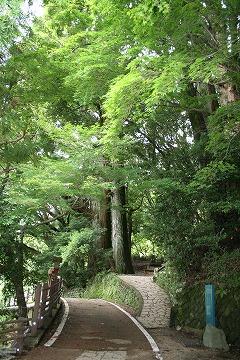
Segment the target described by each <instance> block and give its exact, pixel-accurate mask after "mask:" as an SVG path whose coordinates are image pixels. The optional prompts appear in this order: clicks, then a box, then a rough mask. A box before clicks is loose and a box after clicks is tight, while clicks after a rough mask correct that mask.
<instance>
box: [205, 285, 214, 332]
mask: <svg viewBox="0 0 240 360" xmlns="http://www.w3.org/2000/svg"><path fill="white" fill-rule="evenodd" d="M205 315H206V325H212V326H216V310H215V287H214V285H212V284H207V285H205Z"/></svg>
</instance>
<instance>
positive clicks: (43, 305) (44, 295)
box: [38, 283, 49, 328]
mask: <svg viewBox="0 0 240 360" xmlns="http://www.w3.org/2000/svg"><path fill="white" fill-rule="evenodd" d="M48 290H49V286H48V283H44V284H43V286H42V301H41V306H40V319H39V326H38V327H40V328H41V327H43V326H44V315H45V308H46V302H47V297H48Z"/></svg>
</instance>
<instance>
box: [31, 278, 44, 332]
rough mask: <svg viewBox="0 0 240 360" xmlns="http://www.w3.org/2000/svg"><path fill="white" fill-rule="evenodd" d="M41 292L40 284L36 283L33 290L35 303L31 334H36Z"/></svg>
mask: <svg viewBox="0 0 240 360" xmlns="http://www.w3.org/2000/svg"><path fill="white" fill-rule="evenodd" d="M41 293H42V284H38V285H37V287H36V290H35V305H34V310H33V317H32V326H31V335H33V336H35V335H36V334H37V329H38V322H39V308H40V300H41Z"/></svg>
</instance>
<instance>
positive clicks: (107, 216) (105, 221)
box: [99, 190, 112, 249]
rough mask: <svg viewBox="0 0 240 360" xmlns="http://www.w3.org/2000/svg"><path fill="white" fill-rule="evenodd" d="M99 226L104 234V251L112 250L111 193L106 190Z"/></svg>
mask: <svg viewBox="0 0 240 360" xmlns="http://www.w3.org/2000/svg"><path fill="white" fill-rule="evenodd" d="M99 224H100V227H101V229H103V233H102V235H101V247H102V249H111V247H112V236H111V235H112V225H111V191H110V190H104V200H103V203H102V204H100V209H99Z"/></svg>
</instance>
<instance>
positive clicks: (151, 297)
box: [120, 275, 171, 329]
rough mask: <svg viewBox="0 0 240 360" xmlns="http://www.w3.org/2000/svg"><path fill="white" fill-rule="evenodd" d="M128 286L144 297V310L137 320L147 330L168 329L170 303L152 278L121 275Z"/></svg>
mask: <svg viewBox="0 0 240 360" xmlns="http://www.w3.org/2000/svg"><path fill="white" fill-rule="evenodd" d="M120 278H121V279H122V280H123V281H125V282H126V283H127V284H128V285H130V286H132V287H134V288H136V289H137V290H138V291H139V293H140V294H141V296H142V299H143V308H142V312H141V314H140V316H139V317H138V318H137V319H138V320H139V321H140V322H141V323H142V325H143V326H145V328H148V329H153V328H157V327H168V326H169V323H170V311H171V306H170V301H169V297H168V295H167V294H166V292H165V291H164V290H162V289H161V288H160V287H159V286H158V285H156V284H155V283H154V282H153V279H152V277H151V276H139V275H121V276H120Z"/></svg>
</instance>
